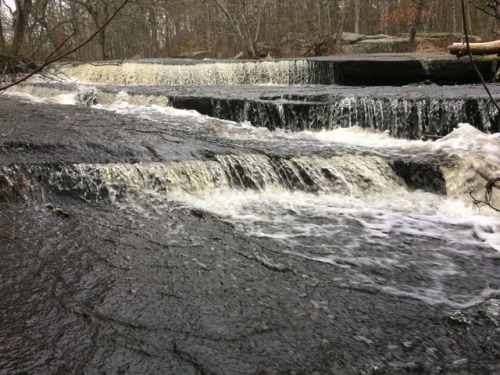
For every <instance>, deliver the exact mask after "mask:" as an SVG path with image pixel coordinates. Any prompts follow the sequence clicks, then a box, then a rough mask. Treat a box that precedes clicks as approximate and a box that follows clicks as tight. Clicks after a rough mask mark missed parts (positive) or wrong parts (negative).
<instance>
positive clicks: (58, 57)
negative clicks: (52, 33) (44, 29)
mask: <svg viewBox="0 0 500 375" xmlns="http://www.w3.org/2000/svg"><path fill="white" fill-rule="evenodd" d="M129 1H130V0H124V1H123V3H122V4H121V5H120V6H119V7H118V8H116V10H115V11H114V12H113V14H112V15H111V17H109V18H108V19H107V20H106V22H104V23H103V24H102V26H101V27H99V28H98V29H97V30H96V31H95V32H94V33H93V34H92V35H91V36H90V37H88V38H87V39H86V40H85V41H84V42H82V43H80V44H79V45H77V46H76V47H74V48H71V49H70V50H68V51H66V52H64V53H61V54H57V53H58V51H60V50H61V49H62V48H63V46H64V45H65V44H66V43H67V42H68V40H69V39H70V38H71V37H72V36H73V35H71V36H70V37H68V38H67V39H65V40H64V41H63V43H61V45H60V46H59V47H58V48H56V49H55V50H54V51H53V52H52V53H51V54H50V55H49V56H48V57H47V58H46V59H45V61H44V63H43V64H42V65H40V66H38V67H36V68H35V69H33V70H32V71H31V72H30V73H29V74H27V75H26V76H24V77H22V78H20V79H19V80H17V81H15V82H12V83H10V84H8V85H6V86H3V87H0V92H3V91H5V90H6V89H8V88H9V87H12V86H15V85H17V84H19V83H21V82H24V81H26V80H27V79H29V78H31V77H32V76H34V75H35V74H37V73H39V72H41V71H42V70H43V69H45V68H46V67H47V66H49V65H51V64H53V63H55V62H56V61H59V60H61V59H63V58H65V57H67V56H69V55H71V54H72V53H73V52H76V51H78V50H79V49H80V48H82V47H84V46H86V45H87V44H89V43H90V42H91V41H92V40H93V39H94V38H95V37H96V36H97V35H98V34H99V33H100V32H102V31H103V30H104V29H105V28H106V27H107V26H108V25H109V23H110V22H111V21H112V20H113V19H114V18H115V17H116V15H117V14H118V13H119V12H120V11H121V10H122V9H123V8H124V7H125V5H127V3H128V2H129Z"/></svg>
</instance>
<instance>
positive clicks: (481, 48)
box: [448, 40, 500, 57]
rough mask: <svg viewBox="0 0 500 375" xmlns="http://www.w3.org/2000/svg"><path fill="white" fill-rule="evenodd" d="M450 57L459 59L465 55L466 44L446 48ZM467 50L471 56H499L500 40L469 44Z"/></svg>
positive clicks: (454, 44)
mask: <svg viewBox="0 0 500 375" xmlns="http://www.w3.org/2000/svg"><path fill="white" fill-rule="evenodd" d="M448 49H449V51H450V53H451V54H452V55H455V56H457V57H461V56H464V55H466V54H467V44H466V43H453V44H452V45H451V46H448ZM469 50H470V52H471V53H472V54H473V55H493V54H500V40H494V41H492V42H482V43H469Z"/></svg>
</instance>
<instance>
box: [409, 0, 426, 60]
mask: <svg viewBox="0 0 500 375" xmlns="http://www.w3.org/2000/svg"><path fill="white" fill-rule="evenodd" d="M424 5H425V0H419V1H418V3H417V9H416V10H415V15H414V16H413V19H412V21H411V25H410V40H409V44H410V50H411V51H413V50H414V49H415V47H416V46H415V38H416V36H417V29H418V27H419V26H420V24H421V23H422V13H423V10H424Z"/></svg>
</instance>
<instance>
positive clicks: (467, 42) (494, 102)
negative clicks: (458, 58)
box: [461, 0, 500, 112]
mask: <svg viewBox="0 0 500 375" xmlns="http://www.w3.org/2000/svg"><path fill="white" fill-rule="evenodd" d="M461 3H462V22H463V28H464V35H465V43H466V45H467V54H468V55H469V60H470V62H471V64H472V66H473V67H474V70H475V71H476V74H477V76H478V77H479V79H480V80H481V83H482V85H483V87H484V90H485V91H486V93H487V94H488V96H489V98H490V101H491V102H492V103H493V104H494V105H495V107H496V109H497V110H498V112H500V106H499V105H498V103H497V102H496V101H495V99H494V98H493V95H492V94H491V91H490V89H489V88H488V86H487V85H486V82H485V81H484V78H483V75H482V74H481V72H480V71H479V69H478V68H477V65H476V63H475V62H474V58H473V57H472V52H471V50H470V42H469V32H468V26H467V16H466V11H465V0H461Z"/></svg>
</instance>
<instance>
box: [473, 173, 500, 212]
mask: <svg viewBox="0 0 500 375" xmlns="http://www.w3.org/2000/svg"><path fill="white" fill-rule="evenodd" d="M499 186H500V177H494V178H492V179H490V180H489V181H488V182H487V183H486V185H485V186H484V188H485V192H484V200H480V199H477V198H476V197H474V196H473V195H472V193H469V195H470V196H471V198H472V203H473V204H474V206H477V205H479V204H484V205H486V206H488V207H489V208H491V209H493V210H495V211H497V212H500V209H498V208H496V207H495V206H493V203H491V198H492V195H493V188H494V187H496V188H497V189H498V187H499Z"/></svg>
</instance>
